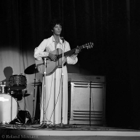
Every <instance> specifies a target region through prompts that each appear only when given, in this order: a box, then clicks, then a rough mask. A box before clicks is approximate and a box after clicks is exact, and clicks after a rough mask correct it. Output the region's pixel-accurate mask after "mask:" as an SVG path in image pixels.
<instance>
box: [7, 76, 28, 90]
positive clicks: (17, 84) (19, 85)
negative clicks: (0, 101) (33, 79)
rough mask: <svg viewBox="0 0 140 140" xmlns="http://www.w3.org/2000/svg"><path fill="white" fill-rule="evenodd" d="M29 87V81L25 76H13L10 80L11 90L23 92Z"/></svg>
mask: <svg viewBox="0 0 140 140" xmlns="http://www.w3.org/2000/svg"><path fill="white" fill-rule="evenodd" d="M26 86H27V80H26V77H25V76H24V75H12V76H11V77H10V78H9V87H10V90H22V89H25V88H26Z"/></svg>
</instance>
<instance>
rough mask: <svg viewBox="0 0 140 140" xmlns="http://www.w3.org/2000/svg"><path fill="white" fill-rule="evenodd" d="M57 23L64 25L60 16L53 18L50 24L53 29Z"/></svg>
mask: <svg viewBox="0 0 140 140" xmlns="http://www.w3.org/2000/svg"><path fill="white" fill-rule="evenodd" d="M56 24H59V25H61V26H62V27H63V24H62V20H61V19H60V18H54V19H52V21H51V24H50V28H51V30H53V28H54V26H55V25H56Z"/></svg>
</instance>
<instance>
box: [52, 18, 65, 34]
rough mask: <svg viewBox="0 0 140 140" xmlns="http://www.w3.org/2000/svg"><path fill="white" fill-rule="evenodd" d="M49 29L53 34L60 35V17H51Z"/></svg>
mask: <svg viewBox="0 0 140 140" xmlns="http://www.w3.org/2000/svg"><path fill="white" fill-rule="evenodd" d="M51 31H52V32H53V34H55V35H60V34H61V32H62V22H61V20H60V19H53V20H52V22H51Z"/></svg>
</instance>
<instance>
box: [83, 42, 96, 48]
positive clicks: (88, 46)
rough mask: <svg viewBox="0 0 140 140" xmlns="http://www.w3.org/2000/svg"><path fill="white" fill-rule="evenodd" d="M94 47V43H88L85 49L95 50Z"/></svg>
mask: <svg viewBox="0 0 140 140" xmlns="http://www.w3.org/2000/svg"><path fill="white" fill-rule="evenodd" d="M93 46H94V43H93V42H89V43H86V44H85V45H84V47H83V48H87V49H91V48H93Z"/></svg>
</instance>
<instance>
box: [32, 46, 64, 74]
mask: <svg viewBox="0 0 140 140" xmlns="http://www.w3.org/2000/svg"><path fill="white" fill-rule="evenodd" d="M51 53H53V54H55V55H63V51H62V49H60V48H57V49H56V50H54V51H52V52H51ZM64 62H65V59H64V57H61V58H59V59H58V60H57V61H55V62H54V61H51V60H50V59H49V58H47V65H46V66H45V65H44V61H43V60H35V64H36V66H37V69H38V71H39V72H40V73H42V74H44V71H45V67H46V75H50V74H52V73H53V72H54V71H55V70H56V69H57V68H61V67H62V64H63V63H64Z"/></svg>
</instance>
